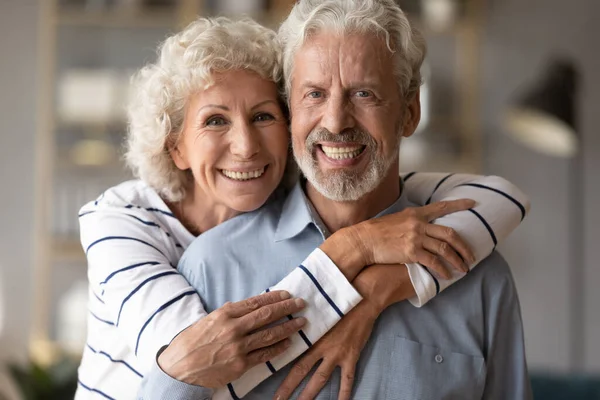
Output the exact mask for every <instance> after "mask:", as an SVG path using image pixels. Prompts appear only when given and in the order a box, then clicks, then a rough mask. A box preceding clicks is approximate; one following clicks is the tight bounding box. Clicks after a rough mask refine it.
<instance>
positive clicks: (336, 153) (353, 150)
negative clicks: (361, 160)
mask: <svg viewBox="0 0 600 400" xmlns="http://www.w3.org/2000/svg"><path fill="white" fill-rule="evenodd" d="M321 149H322V150H323V153H325V155H326V156H327V157H329V158H333V159H334V160H344V159H346V158H354V157H358V156H359V155H360V153H362V151H363V146H352V147H328V146H321Z"/></svg>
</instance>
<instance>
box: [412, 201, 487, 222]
mask: <svg viewBox="0 0 600 400" xmlns="http://www.w3.org/2000/svg"><path fill="white" fill-rule="evenodd" d="M473 207H475V201H473V200H471V199H460V200H450V201H439V202H436V203H431V204H428V205H426V206H423V207H419V208H418V209H417V210H418V213H419V214H420V215H421V216H422V217H423V218H424V219H425V220H426V221H427V222H431V221H433V220H434V219H437V218H441V217H443V216H444V215H448V214H452V213H455V212H458V211H465V210H468V209H470V208H473Z"/></svg>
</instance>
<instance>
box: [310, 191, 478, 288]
mask: <svg viewBox="0 0 600 400" xmlns="http://www.w3.org/2000/svg"><path fill="white" fill-rule="evenodd" d="M473 206H475V202H474V201H473V200H469V199H463V200H453V201H441V202H438V203H433V204H429V205H427V206H423V207H415V208H407V209H405V210H403V211H401V212H399V213H395V214H390V215H386V216H384V217H381V218H374V219H370V220H367V221H364V222H361V223H360V224H357V225H353V226H350V227H348V228H344V229H341V230H340V231H338V232H336V233H335V234H333V235H332V236H331V238H330V239H333V240H329V239H328V240H327V241H325V243H323V245H322V246H321V250H323V251H324V252H325V253H326V254H327V255H328V256H329V258H331V259H332V261H333V262H334V263H336V265H338V267H339V268H340V271H342V273H343V274H344V275H345V276H346V278H348V280H353V279H354V277H356V275H357V274H358V273H359V272H360V271H361V270H362V268H364V267H365V266H368V265H372V264H407V263H421V264H422V265H424V266H426V267H428V268H430V269H431V270H433V271H435V272H437V273H438V274H439V275H440V276H441V277H442V278H444V279H449V278H450V273H449V272H448V270H447V269H446V266H445V265H444V263H443V262H442V260H443V261H446V262H447V263H448V264H449V265H451V266H452V267H453V268H455V269H456V270H457V271H460V272H468V271H469V266H468V265H467V264H466V263H472V262H474V261H475V256H474V255H473V253H472V251H471V249H470V248H469V246H468V245H467V244H466V243H465V242H464V241H463V240H462V239H461V238H460V236H459V235H458V233H456V231H454V229H452V228H449V227H445V226H441V225H434V224H431V223H430V222H431V221H433V220H435V219H437V218H440V217H443V216H444V215H447V214H451V213H454V212H457V211H464V210H468V209H469V208H472V207H473ZM336 235H337V237H336Z"/></svg>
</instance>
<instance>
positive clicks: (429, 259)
mask: <svg viewBox="0 0 600 400" xmlns="http://www.w3.org/2000/svg"><path fill="white" fill-rule="evenodd" d="M416 256H417V262H418V263H420V264H421V265H423V266H425V267H427V268H429V269H430V270H432V271H435V272H436V273H437V274H438V275H439V276H441V277H442V279H450V277H451V275H450V273H449V272H448V269H447V268H446V266H445V265H444V264H443V263H442V261H441V260H440V259H439V258H438V257H437V256H436V255H435V254H433V253H431V252H429V251H427V250H425V249H419V250H417V254H416Z"/></svg>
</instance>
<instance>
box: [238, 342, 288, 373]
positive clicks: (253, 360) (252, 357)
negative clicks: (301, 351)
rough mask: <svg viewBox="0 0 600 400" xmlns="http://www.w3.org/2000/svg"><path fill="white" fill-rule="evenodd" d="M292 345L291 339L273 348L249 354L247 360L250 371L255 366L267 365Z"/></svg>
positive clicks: (269, 347) (274, 345) (272, 346)
mask: <svg viewBox="0 0 600 400" xmlns="http://www.w3.org/2000/svg"><path fill="white" fill-rule="evenodd" d="M291 345H292V341H291V340H290V339H285V340H282V341H280V342H277V343H275V344H273V345H271V346H268V347H263V348H262V349H258V350H254V351H252V352H250V353H248V357H247V358H246V360H247V365H248V369H250V368H252V367H254V366H255V365H258V364H262V363H266V362H267V361H269V360H272V359H273V358H275V357H277V356H278V355H280V354H282V353H283V352H284V351H286V350H287V349H289V348H290V346H291Z"/></svg>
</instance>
